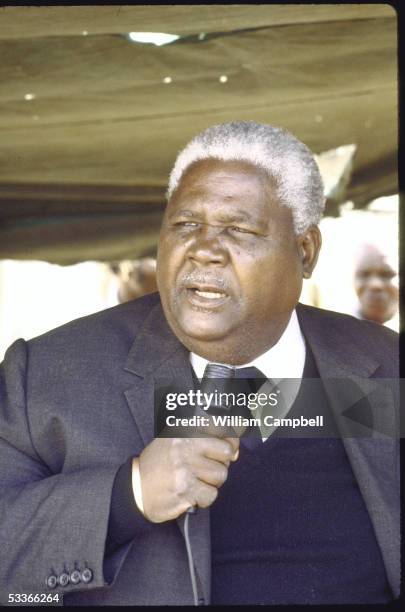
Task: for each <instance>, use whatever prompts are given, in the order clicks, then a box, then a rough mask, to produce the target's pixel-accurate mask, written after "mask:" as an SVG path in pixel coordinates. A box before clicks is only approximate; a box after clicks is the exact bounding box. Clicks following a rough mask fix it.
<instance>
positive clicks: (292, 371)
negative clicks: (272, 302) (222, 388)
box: [190, 310, 306, 441]
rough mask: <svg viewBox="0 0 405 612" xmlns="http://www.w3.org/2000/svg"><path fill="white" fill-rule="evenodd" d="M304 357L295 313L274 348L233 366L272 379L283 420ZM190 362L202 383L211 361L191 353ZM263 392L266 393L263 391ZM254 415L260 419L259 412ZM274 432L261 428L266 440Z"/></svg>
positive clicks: (299, 377) (296, 386) (297, 388)
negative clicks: (255, 370)
mask: <svg viewBox="0 0 405 612" xmlns="http://www.w3.org/2000/svg"><path fill="white" fill-rule="evenodd" d="M305 355H306V351H305V340H304V337H303V335H302V332H301V329H300V326H299V323H298V317H297V313H296V312H295V310H294V311H293V312H292V314H291V317H290V320H289V322H288V324H287V327H286V328H285V330H284V332H283V334H282V335H281V337H280V339H279V340H278V342H277V343H276V344H275V345H274V346H272V347H271V348H270V349H269V350H268V351H266V352H265V353H262V354H261V355H259V356H258V357H256V359H253V361H250V362H249V363H245V364H243V365H238V366H230V367H235V368H247V367H256V368H258V369H259V370H260V371H261V372H263V374H264V375H265V377H266V378H268V379H271V380H272V381H273V382H274V383H275V384H276V385H277V386H278V388H279V389H280V390H281V392H282V394H283V398H284V400H285V404H284V406H285V410H284V412H283V414H281V413H280V415H277V416H280V417H284V416H285V415H286V414H287V412H288V411H289V410H290V408H291V406H292V404H293V402H294V400H295V398H296V397H297V395H298V391H299V387H300V381H301V378H302V374H303V371H304V364H305ZM190 362H191V365H192V367H193V370H194V372H195V374H196V376H197V378H198V379H200V380H201V379H202V378H203V376H204V371H205V367H206V365H207V364H208V363H209V362H208V361H207V359H204V357H200V355H196V353H190ZM223 365H229V364H223ZM284 379H295V380H296V382H295V384H294V383H293V382H292V381H291V380H288V381H287V384H286V385H285V386H284V387H283V380H284ZM260 391H261V392H262V391H264V388H262V389H261V390H260ZM255 416H257V417H260V414H259V412H257V413H256V415H255ZM274 429H275V428H273V429H272V430H271V431H269V429H265V428H264V427H261V428H260V430H261V433H262V439H263V441H265V440H267V438H268V437H269V436H270V435H271V433H273V431H274Z"/></svg>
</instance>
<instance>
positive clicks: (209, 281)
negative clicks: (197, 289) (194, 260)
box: [179, 272, 231, 292]
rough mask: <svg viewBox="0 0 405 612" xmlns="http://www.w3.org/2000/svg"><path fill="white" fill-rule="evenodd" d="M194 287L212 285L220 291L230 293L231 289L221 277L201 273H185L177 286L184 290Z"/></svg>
mask: <svg viewBox="0 0 405 612" xmlns="http://www.w3.org/2000/svg"><path fill="white" fill-rule="evenodd" d="M192 284H196V285H213V286H214V287H218V289H222V290H223V291H224V292H230V290H231V287H230V285H229V283H228V282H227V281H226V280H225V279H224V278H223V277H222V276H216V275H214V274H204V273H201V272H187V273H186V274H184V275H183V276H182V277H181V278H180V279H179V286H180V288H181V289H185V288H186V287H187V286H189V285H192Z"/></svg>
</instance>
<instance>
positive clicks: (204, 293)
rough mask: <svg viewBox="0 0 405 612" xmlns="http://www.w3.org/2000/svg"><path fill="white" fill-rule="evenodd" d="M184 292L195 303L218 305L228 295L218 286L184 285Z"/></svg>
mask: <svg viewBox="0 0 405 612" xmlns="http://www.w3.org/2000/svg"><path fill="white" fill-rule="evenodd" d="M186 293H187V296H188V298H189V299H190V301H191V302H192V303H195V304H197V305H204V306H206V305H212V306H214V305H219V304H222V302H224V301H225V300H226V299H227V298H228V297H229V296H228V294H227V293H226V292H225V291H223V290H222V289H220V288H219V287H212V286H211V287H209V286H201V285H199V286H190V287H186Z"/></svg>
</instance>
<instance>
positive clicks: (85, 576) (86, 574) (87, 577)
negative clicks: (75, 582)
mask: <svg viewBox="0 0 405 612" xmlns="http://www.w3.org/2000/svg"><path fill="white" fill-rule="evenodd" d="M92 580H93V572H92V571H91V569H89V568H88V567H86V569H84V570H83V571H82V581H83V582H84V583H85V584H87V583H88V582H91V581H92Z"/></svg>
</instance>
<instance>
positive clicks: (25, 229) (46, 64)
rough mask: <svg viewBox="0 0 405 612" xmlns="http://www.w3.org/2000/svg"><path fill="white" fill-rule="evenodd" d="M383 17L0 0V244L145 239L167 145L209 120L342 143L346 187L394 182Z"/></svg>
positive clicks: (377, 12)
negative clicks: (161, 37) (156, 39)
mask: <svg viewBox="0 0 405 612" xmlns="http://www.w3.org/2000/svg"><path fill="white" fill-rule="evenodd" d="M396 30H397V18H396V14H395V11H394V9H393V8H391V7H390V6H389V5H384V4H374V5H373V4H370V5H367V4H337V5H333V4H331V5H281V4H280V5H264V4H263V5H260V4H258V5H201V6H198V5H186V6H184V5H155V6H153V5H149V6H115V5H110V6H108V5H107V6H106V5H104V6H52V7H34V6H32V7H5V8H2V9H1V11H0V55H1V58H2V61H1V64H0V82H1V83H2V87H1V91H0V103H1V108H2V113H1V115H0V130H1V140H0V156H1V164H0V258H16V259H45V260H47V261H50V262H56V263H63V264H67V263H73V262H76V261H81V260H87V259H98V260H113V259H120V258H136V257H139V256H142V255H144V254H150V253H153V252H154V249H155V245H156V239H157V233H158V228H159V224H160V220H161V215H162V211H163V208H164V192H165V188H166V183H167V177H168V174H169V172H170V169H171V166H172V164H173V162H174V159H175V157H176V154H177V152H178V151H179V149H181V148H182V147H183V146H184V145H185V144H186V142H187V141H188V140H189V139H190V138H191V137H192V136H193V135H194V134H195V133H196V132H198V131H200V130H202V129H204V128H205V127H207V126H209V125H212V124H214V123H219V122H222V121H229V120H236V119H254V120H256V121H263V122H267V123H271V124H274V125H278V126H282V127H285V128H287V129H288V130H290V131H291V132H293V133H294V134H295V135H296V136H298V137H299V138H300V139H301V140H303V141H304V142H305V143H306V144H308V146H309V147H310V148H311V149H312V150H313V151H314V152H315V153H320V152H322V151H325V150H328V149H332V148H334V147H337V146H339V145H343V144H349V143H354V144H356V145H357V152H356V156H355V159H354V170H353V175H352V180H351V182H350V185H349V187H348V190H347V197H348V199H352V200H353V201H354V202H355V205H356V206H359V207H361V206H364V205H365V204H366V203H368V202H369V201H370V200H371V199H373V198H375V197H378V196H381V195H390V194H393V193H396V192H397V191H398V186H397V65H396V46H397V32H396ZM133 31H137V32H140V31H143V32H168V33H170V34H177V35H179V36H180V37H179V38H178V39H177V40H176V41H174V42H172V43H170V44H166V45H164V46H155V45H153V44H141V43H134V42H131V41H130V40H129V39H128V33H129V32H133ZM330 210H332V209H330Z"/></svg>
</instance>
